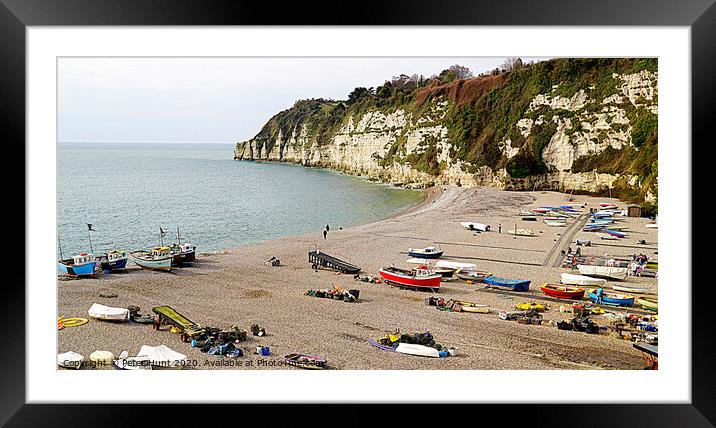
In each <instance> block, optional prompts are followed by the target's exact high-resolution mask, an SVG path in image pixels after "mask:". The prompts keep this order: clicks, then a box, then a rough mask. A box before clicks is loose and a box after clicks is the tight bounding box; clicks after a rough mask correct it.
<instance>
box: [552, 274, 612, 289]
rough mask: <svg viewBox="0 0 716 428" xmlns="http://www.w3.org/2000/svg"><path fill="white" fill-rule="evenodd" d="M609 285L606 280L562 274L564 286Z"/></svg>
mask: <svg viewBox="0 0 716 428" xmlns="http://www.w3.org/2000/svg"><path fill="white" fill-rule="evenodd" d="M606 283H607V280H606V279H601V278H592V277H591V276H584V275H572V274H569V273H563V274H562V284H567V285H591V286H595V285H596V286H602V285H604V284H606Z"/></svg>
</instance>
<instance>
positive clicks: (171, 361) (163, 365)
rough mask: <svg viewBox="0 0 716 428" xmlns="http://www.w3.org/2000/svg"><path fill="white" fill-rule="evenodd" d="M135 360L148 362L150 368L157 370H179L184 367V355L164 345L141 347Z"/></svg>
mask: <svg viewBox="0 0 716 428" xmlns="http://www.w3.org/2000/svg"><path fill="white" fill-rule="evenodd" d="M135 358H137V359H142V361H143V360H148V361H149V364H150V365H151V367H152V368H159V369H181V368H182V367H183V366H185V365H186V355H184V354H181V353H179V352H176V351H175V350H173V349H171V348H170V347H168V346H166V345H159V346H149V345H142V347H141V348H140V349H139V353H138V354H137V356H136V357H135Z"/></svg>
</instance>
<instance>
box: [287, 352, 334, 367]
mask: <svg viewBox="0 0 716 428" xmlns="http://www.w3.org/2000/svg"><path fill="white" fill-rule="evenodd" d="M283 362H284V363H286V364H289V365H292V366H295V367H300V368H302V369H311V370H321V369H324V368H326V359H325V358H323V357H321V356H318V355H306V354H288V355H285V356H284V357H283Z"/></svg>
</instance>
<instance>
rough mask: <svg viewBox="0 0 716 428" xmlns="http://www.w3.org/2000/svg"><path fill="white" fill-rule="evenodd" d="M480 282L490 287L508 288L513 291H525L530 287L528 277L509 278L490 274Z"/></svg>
mask: <svg viewBox="0 0 716 428" xmlns="http://www.w3.org/2000/svg"><path fill="white" fill-rule="evenodd" d="M482 282H484V283H485V284H487V285H489V286H491V287H501V288H509V289H511V290H514V291H527V290H529V289H530V282H531V281H530V280H528V279H509V278H500V277H499V276H494V275H490V276H488V277H486V278H485V279H483V280H482Z"/></svg>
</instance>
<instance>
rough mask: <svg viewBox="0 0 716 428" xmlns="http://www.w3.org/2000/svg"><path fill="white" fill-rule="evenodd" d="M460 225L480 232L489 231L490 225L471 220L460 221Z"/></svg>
mask: <svg viewBox="0 0 716 428" xmlns="http://www.w3.org/2000/svg"><path fill="white" fill-rule="evenodd" d="M460 224H461V225H462V227H464V228H465V229H468V230H479V231H480V232H489V230H490V225H489V224H484V223H475V222H471V221H461V222H460Z"/></svg>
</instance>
